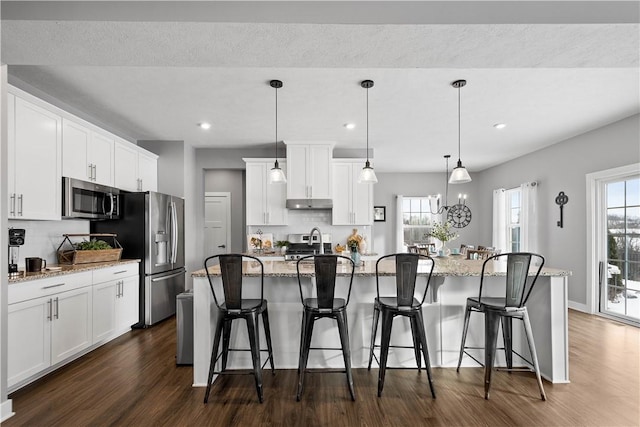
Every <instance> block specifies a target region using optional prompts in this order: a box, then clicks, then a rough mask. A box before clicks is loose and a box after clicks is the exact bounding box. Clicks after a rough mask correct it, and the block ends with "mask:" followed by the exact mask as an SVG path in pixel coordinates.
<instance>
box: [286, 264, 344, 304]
mask: <svg viewBox="0 0 640 427" xmlns="http://www.w3.org/2000/svg"><path fill="white" fill-rule="evenodd" d="M338 258H343V259H345V260H347V261H348V264H347V265H350V267H351V278H350V280H349V289H348V291H347V304H349V298H351V286H352V285H353V273H354V271H355V264H354V262H353V260H352V259H351V258H348V257H346V256H342V255H329V254H327V255H309V256H306V257H303V258H300V259H298V262H297V263H296V270H297V272H298V286H299V288H300V299H301V301H302V302H303V303H304V296H303V293H302V282H301V281H300V263H301V262H304V261H305V260H306V261H309V260H313V265H314V271H315V277H316V298H317V299H318V308H327V309H330V308H333V300H334V298H335V294H336V277H337V270H338Z"/></svg>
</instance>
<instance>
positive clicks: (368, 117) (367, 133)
mask: <svg viewBox="0 0 640 427" xmlns="http://www.w3.org/2000/svg"><path fill="white" fill-rule="evenodd" d="M368 165H369V87H367V166H368Z"/></svg>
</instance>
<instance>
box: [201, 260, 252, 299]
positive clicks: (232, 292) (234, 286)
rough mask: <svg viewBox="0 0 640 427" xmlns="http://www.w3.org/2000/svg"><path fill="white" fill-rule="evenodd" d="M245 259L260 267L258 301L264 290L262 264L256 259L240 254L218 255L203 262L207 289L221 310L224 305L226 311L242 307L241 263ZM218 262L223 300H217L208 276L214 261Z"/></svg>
mask: <svg viewBox="0 0 640 427" xmlns="http://www.w3.org/2000/svg"><path fill="white" fill-rule="evenodd" d="M246 259H250V260H251V261H255V262H257V263H258V264H259V265H260V278H261V282H260V299H262V298H263V290H264V264H262V261H260V260H259V259H258V258H256V257H254V256H251V255H242V254H220V255H213V256H210V257H209V258H207V259H205V260H204V268H205V271H206V272H207V278H208V279H209V287H210V288H211V293H212V294H213V299H214V301H215V303H216V305H217V306H218V308H221V304H222V303H224V304H225V305H226V308H227V309H228V310H240V308H241V307H242V262H243V261H245V260H246ZM216 260H217V261H218V264H219V265H220V273H221V276H222V292H223V294H224V295H221V297H223V298H218V295H216V291H215V289H214V287H213V281H212V279H211V278H212V276H211V275H210V274H209V268H210V267H212V266H213V265H215V261H216Z"/></svg>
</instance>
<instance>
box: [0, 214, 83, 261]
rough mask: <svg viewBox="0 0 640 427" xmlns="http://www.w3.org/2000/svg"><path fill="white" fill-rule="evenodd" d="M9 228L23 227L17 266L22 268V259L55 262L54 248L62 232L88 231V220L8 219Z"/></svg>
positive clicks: (60, 238) (59, 240) (58, 244)
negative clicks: (23, 233) (22, 240)
mask: <svg viewBox="0 0 640 427" xmlns="http://www.w3.org/2000/svg"><path fill="white" fill-rule="evenodd" d="M8 224H9V228H11V227H13V228H24V229H25V238H24V245H22V246H20V254H19V258H18V268H19V269H20V270H23V269H24V259H25V258H28V257H39V258H44V259H46V260H47V264H57V263H58V259H57V256H56V250H57V249H58V246H60V243H62V240H63V239H64V237H62V235H63V234H74V233H77V234H80V233H89V226H90V224H89V221H85V220H64V221H19V220H10V221H8Z"/></svg>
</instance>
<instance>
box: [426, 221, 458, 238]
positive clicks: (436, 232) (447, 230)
mask: <svg viewBox="0 0 640 427" xmlns="http://www.w3.org/2000/svg"><path fill="white" fill-rule="evenodd" d="M451 227H452V226H451V223H450V222H442V223H440V222H436V223H434V224H433V228H432V229H431V231H430V232H429V234H428V235H429V236H431V237H434V238H436V239H438V240H440V241H441V242H443V243H446V242H448V241H449V240H454V239H457V238H458V233H456V232H455V231H453V230H452V229H451Z"/></svg>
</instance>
